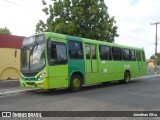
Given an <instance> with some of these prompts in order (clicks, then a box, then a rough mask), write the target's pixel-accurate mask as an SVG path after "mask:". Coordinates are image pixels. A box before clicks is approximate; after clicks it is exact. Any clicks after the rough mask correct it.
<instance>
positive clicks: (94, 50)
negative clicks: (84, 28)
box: [91, 45, 96, 59]
mask: <svg viewBox="0 0 160 120" xmlns="http://www.w3.org/2000/svg"><path fill="white" fill-rule="evenodd" d="M91 52H92V59H96V46H95V45H91Z"/></svg>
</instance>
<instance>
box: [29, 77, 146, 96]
mask: <svg viewBox="0 0 160 120" xmlns="http://www.w3.org/2000/svg"><path fill="white" fill-rule="evenodd" d="M139 82H143V80H139V79H135V80H131V81H130V83H129V84H122V83H119V82H118V81H115V82H106V83H99V84H93V85H85V86H83V88H82V90H81V91H79V92H80V93H83V92H86V91H92V90H100V89H102V88H106V89H107V88H109V87H117V86H127V85H130V84H135V83H139ZM27 93H32V94H40V95H47V96H48V95H49V96H51V95H60V94H76V93H77V92H71V91H70V90H69V89H67V88H63V89H51V90H42V89H38V90H33V91H28V92H27Z"/></svg>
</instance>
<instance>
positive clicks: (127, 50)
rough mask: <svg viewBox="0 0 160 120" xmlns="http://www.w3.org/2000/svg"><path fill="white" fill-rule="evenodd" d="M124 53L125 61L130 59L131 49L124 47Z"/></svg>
mask: <svg viewBox="0 0 160 120" xmlns="http://www.w3.org/2000/svg"><path fill="white" fill-rule="evenodd" d="M122 53H123V60H124V61H130V60H131V58H130V50H129V49H122Z"/></svg>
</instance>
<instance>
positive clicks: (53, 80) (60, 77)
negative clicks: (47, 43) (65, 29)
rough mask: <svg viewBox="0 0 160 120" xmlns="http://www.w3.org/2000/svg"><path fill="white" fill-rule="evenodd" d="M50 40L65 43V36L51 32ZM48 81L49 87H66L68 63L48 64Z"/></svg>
mask: <svg viewBox="0 0 160 120" xmlns="http://www.w3.org/2000/svg"><path fill="white" fill-rule="evenodd" d="M58 37H59V38H58ZM50 40H51V41H52V42H59V43H64V44H66V38H65V36H63V35H59V36H54V34H53V35H52V34H51V35H50ZM66 46H67V45H66ZM62 52H63V51H62ZM48 82H49V89H53V88H66V87H68V63H64V64H55V65H52V66H50V65H48Z"/></svg>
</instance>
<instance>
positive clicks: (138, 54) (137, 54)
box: [136, 51, 141, 61]
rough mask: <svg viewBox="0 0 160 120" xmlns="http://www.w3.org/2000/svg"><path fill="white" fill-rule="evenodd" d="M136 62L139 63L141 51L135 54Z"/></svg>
mask: <svg viewBox="0 0 160 120" xmlns="http://www.w3.org/2000/svg"><path fill="white" fill-rule="evenodd" d="M136 57H137V61H141V51H137V52H136Z"/></svg>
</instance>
